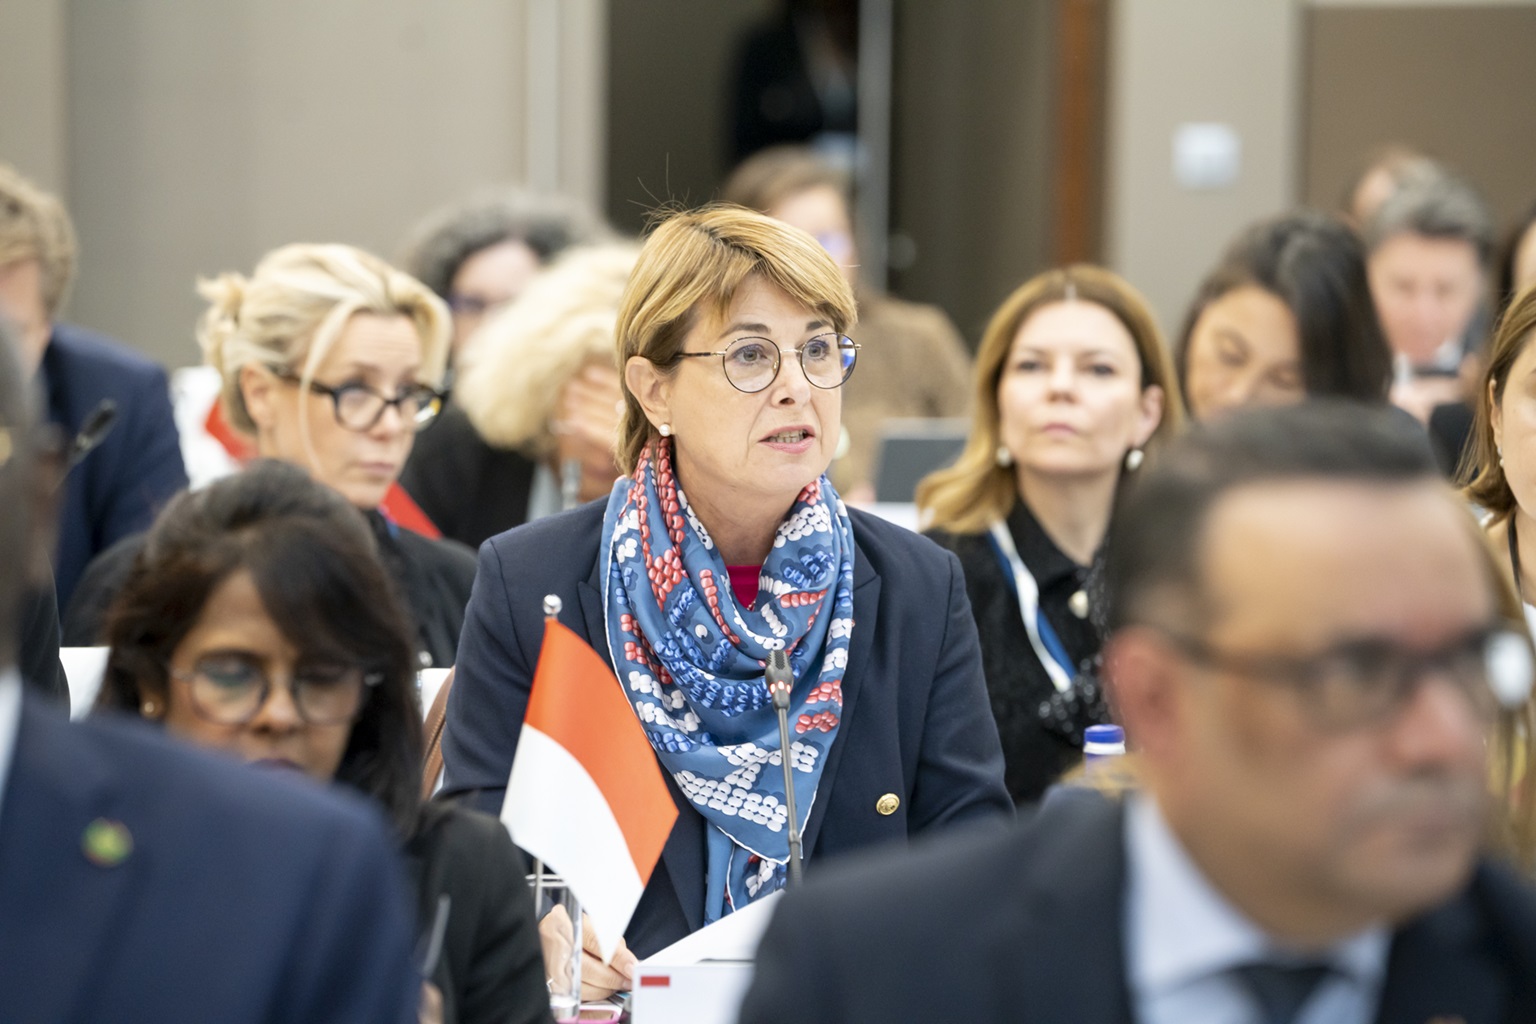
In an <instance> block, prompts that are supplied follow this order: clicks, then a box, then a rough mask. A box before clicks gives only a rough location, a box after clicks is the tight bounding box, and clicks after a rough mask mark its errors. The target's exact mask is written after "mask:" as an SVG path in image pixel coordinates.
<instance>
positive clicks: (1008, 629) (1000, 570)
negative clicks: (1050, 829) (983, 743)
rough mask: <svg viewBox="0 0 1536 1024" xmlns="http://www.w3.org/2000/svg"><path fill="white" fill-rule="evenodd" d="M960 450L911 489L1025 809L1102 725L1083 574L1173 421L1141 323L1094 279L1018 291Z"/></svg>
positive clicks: (1153, 329)
mask: <svg viewBox="0 0 1536 1024" xmlns="http://www.w3.org/2000/svg"><path fill="white" fill-rule="evenodd" d="M975 380H976V391H975V394H974V395H973V403H974V408H973V418H974V422H973V425H972V428H971V433H970V438H969V440H968V441H967V443H966V447H965V450H964V452H963V453H962V454H961V455H960V457H959V459H957V460H956V462H955V464H954V465H953V466H951V467H949V468H947V469H944V470H941V471H939V472H937V473H934V474H933V475H931V476H929V477H928V478H927V479H926V480H924V481H923V483H922V485H921V486H920V487H919V488H918V492H917V501H918V506H919V507H920V508H921V509H922V512H923V516H924V523H925V525H926V526H927V527H928V528H929V531H928V535H929V536H931V537H932V538H933V539H934V540H936V541H938V542H939V543H940V544H942V545H943V546H945V547H947V548H949V549H950V550H951V551H953V552H954V553H955V554H956V555H958V556H959V558H960V564H961V565H962V566H963V567H964V569H965V579H966V590H967V591H968V592H969V595H970V599H971V607H972V611H973V612H974V614H975V616H976V625H977V628H978V630H979V632H980V634H981V648H982V662H983V665H984V667H985V672H986V677H987V689H988V691H989V693H990V696H991V701H992V712H993V715H994V716H995V717H996V719H997V728H998V733H999V736H1000V737H1001V739H1002V744H1003V756H1004V758H1005V761H1006V764H1007V770H1006V777H1007V784H1008V791H1009V793H1010V794H1011V795H1012V796H1013V799H1014V801H1015V802H1016V803H1020V804H1023V803H1029V802H1032V801H1035V800H1038V799H1039V798H1040V796H1041V794H1043V793H1044V792H1045V790H1046V788H1047V787H1048V786H1049V785H1050V784H1051V783H1052V782H1054V781H1055V780H1056V779H1057V778H1058V777H1059V776H1060V775H1061V773H1062V772H1063V771H1064V770H1066V769H1067V768H1069V767H1071V765H1072V764H1073V763H1075V762H1076V760H1077V759H1078V758H1079V757H1080V756H1081V753H1082V744H1083V730H1084V729H1085V728H1086V727H1087V726H1089V725H1094V724H1098V723H1100V722H1104V721H1107V720H1108V718H1107V709H1106V708H1105V705H1104V699H1103V695H1102V694H1101V693H1100V691H1099V687H1098V683H1097V679H1096V673H1095V671H1094V662H1095V659H1096V657H1097V655H1098V652H1099V645H1100V640H1101V636H1100V633H1099V629H1098V627H1097V626H1096V625H1095V614H1094V613H1095V598H1094V587H1093V586H1092V577H1093V568H1094V563H1095V561H1096V560H1097V559H1098V557H1099V552H1100V550H1101V548H1102V546H1103V543H1104V537H1105V534H1106V532H1107V531H1108V529H1109V523H1110V514H1111V512H1112V510H1113V507H1114V501H1115V492H1116V489H1117V488H1118V487H1119V484H1120V480H1121V478H1122V477H1123V476H1124V475H1125V474H1126V473H1133V472H1135V470H1136V467H1137V466H1139V465H1141V461H1142V458H1143V455H1144V452H1145V449H1146V448H1147V447H1148V445H1150V444H1155V443H1156V441H1157V440H1158V439H1159V438H1161V437H1165V436H1167V435H1168V434H1170V433H1171V432H1173V431H1174V430H1175V429H1177V428H1178V426H1179V424H1180V422H1181V420H1182V416H1183V407H1182V404H1181V400H1180V397H1179V389H1178V383H1177V381H1176V379H1175V377H1174V373H1173V367H1172V363H1171V361H1170V360H1169V358H1168V355H1167V352H1166V350H1165V349H1164V347H1163V342H1162V338H1161V336H1160V335H1159V333H1158V330H1157V325H1156V323H1155V321H1154V319H1153V316H1152V312H1151V310H1149V309H1148V308H1147V305H1146V303H1145V301H1143V300H1142V298H1141V297H1140V296H1139V295H1137V294H1136V292H1135V291H1134V290H1133V289H1132V288H1131V287H1130V286H1129V285H1127V284H1126V283H1125V282H1124V281H1122V280H1120V278H1118V277H1116V276H1115V275H1113V274H1111V273H1109V272H1108V271H1105V270H1100V269H1098V268H1096V267H1088V266H1072V267H1068V268H1066V269H1065V270H1053V271H1050V272H1048V273H1045V274H1042V275H1040V276H1038V277H1036V278H1033V279H1032V280H1030V281H1028V282H1026V283H1025V284H1024V285H1023V286H1022V287H1020V288H1019V289H1018V290H1017V291H1015V292H1014V293H1013V294H1012V295H1010V296H1009V297H1008V298H1007V299H1006V300H1005V301H1004V302H1003V305H1002V307H1001V308H1000V309H998V311H997V312H996V313H995V314H994V315H993V317H992V321H991V323H990V324H988V326H987V331H986V334H985V335H984V336H983V338H982V342H981V348H980V351H978V353H977V356H976V377H975Z"/></svg>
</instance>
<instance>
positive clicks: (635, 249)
mask: <svg viewBox="0 0 1536 1024" xmlns="http://www.w3.org/2000/svg"><path fill="white" fill-rule="evenodd" d="M639 253H640V249H639V246H637V245H634V244H628V243H626V244H613V245H602V246H592V247H589V248H581V249H568V250H567V251H566V252H565V254H564V255H562V256H560V257H559V258H558V259H557V260H556V261H555V263H554V264H553V265H552V266H551V267H550V268H549V269H548V270H546V271H544V272H543V273H541V274H539V276H538V277H535V278H534V279H533V280H532V281H530V282H529V283H528V287H527V288H526V289H525V290H524V291H523V293H522V294H521V295H519V296H518V297H517V300H516V301H515V302H513V303H512V304H511V305H509V306H508V307H507V308H506V309H504V310H502V311H501V312H499V313H497V314H495V315H494V316H493V317H492V318H491V319H490V320H487V321H486V322H485V324H484V325H483V326H482V327H481V328H480V329H479V330H477V331H475V333H474V334H472V335H471V336H470V338H469V340H468V341H467V342H466V344H465V347H464V350H463V351H462V352H460V353H459V358H458V384H457V386H456V387H455V389H454V401H456V402H457V403H458V404H459V407H460V408H462V409H463V410H464V412H465V414H466V415H467V416H468V417H469V421H470V422H471V423H472V424H474V427H475V429H476V430H477V431H479V433H480V436H481V437H483V438H485V439H486V440H487V441H489V442H490V443H491V444H493V445H495V446H497V447H498V448H518V449H522V450H524V451H526V452H528V453H529V454H531V455H534V456H540V457H542V456H545V455H548V454H549V453H550V452H551V451H553V450H554V435H553V434H552V433H551V432H550V421H551V419H553V417H554V414H555V403H556V402H557V400H558V399H559V397H560V391H561V389H562V388H563V387H565V384H566V382H567V381H569V380H570V379H571V378H572V377H574V376H576V375H577V374H578V373H580V372H581V370H582V368H583V367H585V366H586V365H587V364H589V363H594V362H599V363H603V364H605V365H608V366H612V365H613V359H614V328H615V325H616V324H617V322H618V316H619V299H620V298H621V297H622V296H623V294H624V285H625V283H626V282H627V281H628V280H629V274H630V271H631V270H633V269H634V266H635V259H636V257H637V256H638V255H639Z"/></svg>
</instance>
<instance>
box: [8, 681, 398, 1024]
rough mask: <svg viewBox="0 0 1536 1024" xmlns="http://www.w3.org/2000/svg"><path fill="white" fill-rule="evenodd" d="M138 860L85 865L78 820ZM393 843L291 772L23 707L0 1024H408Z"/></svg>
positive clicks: (33, 704) (336, 798)
mask: <svg viewBox="0 0 1536 1024" xmlns="http://www.w3.org/2000/svg"><path fill="white" fill-rule="evenodd" d="M101 819H106V820H108V821H115V822H120V823H122V824H123V825H124V826H126V827H127V829H128V831H129V833H130V834H131V836H132V850H131V852H130V853H129V854H128V856H127V857H126V858H125V859H123V860H121V862H120V863H117V864H106V865H101V864H97V863H93V862H92V861H91V860H90V859H89V858H88V857H87V855H86V852H85V844H84V841H83V839H84V836H85V833H86V830H87V828H88V827H89V826H90V825H91V823H92V822H95V821H98V820H101ZM396 847H397V841H396V840H395V839H394V837H393V835H392V834H391V833H390V832H389V831H388V829H387V828H386V826H385V824H384V822H383V820H382V819H381V818H380V816H379V815H378V813H377V812H376V811H374V810H373V809H372V808H370V807H365V806H363V803H362V801H360V800H353V799H344V798H343V797H341V796H340V795H337V794H333V793H329V792H326V791H324V790H322V789H320V788H319V787H317V786H314V785H311V784H310V783H308V782H306V781H304V780H299V779H292V780H290V779H280V778H265V777H259V776H258V775H257V773H256V772H255V771H254V770H253V769H251V768H249V767H247V766H245V765H241V764H238V763H236V762H234V761H230V760H227V759H225V758H216V757H214V756H213V755H210V754H206V753H203V752H200V751H195V750H192V749H190V748H183V747H181V746H180V745H177V744H173V743H172V742H171V741H170V740H168V739H165V738H163V737H160V736H156V735H154V732H153V730H152V729H150V728H148V727H146V726H143V725H135V724H131V723H128V722H120V721H99V720H91V721H87V722H83V723H78V724H71V723H69V722H68V721H66V720H65V719H64V718H63V717H62V716H59V715H56V714H55V713H54V712H53V711H52V710H50V709H46V708H43V707H41V706H40V705H39V704H38V703H37V701H36V700H35V699H34V698H32V697H30V696H29V697H27V698H25V699H24V700H23V703H22V714H21V723H20V729H19V732H18V734H17V738H16V747H15V750H14V756H13V758H12V761H11V765H10V771H9V774H8V776H7V778H6V781H5V787H4V791H3V795H0V1020H4V1021H7V1022H9V1021H26V1022H28V1024H55V1022H57V1024H63V1022H75V1021H80V1022H84V1021H114V1022H122V1024H137V1022H144V1024H150V1022H154V1024H163V1022H167V1021H218V1022H219V1024H276V1022H279V1021H281V1022H284V1024H301V1022H310V1024H346V1022H355V1024H365V1022H366V1024H377V1022H395V1024H407V1022H412V1024H413V1022H415V1021H416V1019H417V1012H416V1010H417V1004H418V1001H419V998H420V990H421V982H420V979H419V976H418V975H417V974H416V972H415V970H414V969H413V966H412V963H411V948H412V940H413V924H412V913H411V909H410V905H409V901H408V897H407V895H406V890H405V887H404V885H405V883H404V881H403V874H402V870H401V865H400V863H399V857H398V854H397V852H396Z"/></svg>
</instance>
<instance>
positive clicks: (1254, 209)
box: [1105, 0, 1300, 331]
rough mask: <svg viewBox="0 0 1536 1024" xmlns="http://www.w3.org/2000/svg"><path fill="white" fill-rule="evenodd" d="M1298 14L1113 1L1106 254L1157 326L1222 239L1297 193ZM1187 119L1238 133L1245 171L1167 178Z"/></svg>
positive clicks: (1199, 2)
mask: <svg viewBox="0 0 1536 1024" xmlns="http://www.w3.org/2000/svg"><path fill="white" fill-rule="evenodd" d="M1299 16H1300V12H1299V10H1298V9H1297V5H1296V4H1295V3H1294V2H1293V0H1116V2H1115V3H1114V6H1113V11H1112V14H1111V21H1110V41H1109V46H1110V56H1109V68H1110V84H1109V102H1108V108H1109V110H1108V122H1109V124H1108V130H1109V139H1108V154H1107V156H1108V159H1107V173H1106V179H1107V181H1106V185H1107V189H1106V192H1107V194H1106V203H1105V206H1106V210H1105V243H1106V246H1105V249H1106V254H1107V261H1108V263H1109V264H1110V266H1111V267H1113V268H1114V269H1115V270H1117V271H1118V272H1120V273H1121V274H1124V275H1125V276H1126V277H1127V278H1128V279H1129V280H1130V281H1131V282H1132V283H1133V284H1135V285H1136V286H1137V287H1138V288H1140V289H1141V290H1142V291H1143V292H1144V293H1145V294H1146V295H1147V297H1148V299H1150V300H1151V302H1152V304H1153V306H1154V307H1155V308H1156V309H1157V312H1158V314H1159V318H1160V320H1161V321H1162V323H1163V325H1164V327H1165V329H1168V330H1170V331H1171V330H1172V329H1174V328H1175V327H1176V326H1177V324H1178V323H1179V322H1180V321H1181V320H1182V318H1183V313H1184V306H1185V304H1186V303H1187V302H1188V301H1189V299H1190V298H1191V296H1192V295H1193V292H1194V289H1195V286H1196V284H1197V283H1198V282H1199V279H1200V278H1201V276H1203V275H1204V273H1205V271H1206V270H1207V269H1208V268H1209V266H1210V265H1211V264H1212V263H1213V262H1214V261H1215V259H1216V257H1217V256H1218V255H1219V254H1220V252H1221V250H1222V248H1223V247H1224V246H1225V245H1226V243H1227V241H1228V240H1229V239H1230V238H1231V237H1232V236H1233V235H1234V234H1235V233H1236V232H1237V231H1238V230H1239V229H1240V228H1241V227H1242V226H1243V225H1245V224H1247V223H1248V222H1249V221H1251V220H1254V219H1256V218H1258V217H1262V216H1265V215H1268V214H1272V213H1276V212H1278V211H1280V210H1282V209H1284V208H1286V207H1287V206H1289V205H1290V204H1291V202H1292V200H1293V199H1294V197H1295V195H1296V179H1297V170H1298V159H1297V153H1296V139H1297V112H1298V105H1299V104H1298V101H1299V98H1300V89H1299V84H1298V82H1299V79H1298V74H1299V68H1300V61H1299V56H1298V42H1299V37H1298V33H1299V27H1300V20H1299ZM1191 121H1194V122H1201V121H1215V122H1224V123H1226V124H1230V125H1232V126H1233V127H1234V128H1236V130H1237V131H1238V133H1239V135H1240V137H1241V139H1242V170H1241V174H1240V176H1239V178H1238V180H1237V182H1236V183H1235V184H1234V185H1233V186H1231V187H1230V188H1225V189H1219V190H1214V191H1189V190H1186V189H1184V188H1182V187H1180V186H1179V185H1178V184H1177V183H1176V182H1175V181H1174V177H1173V172H1172V138H1173V133H1174V129H1175V127H1176V126H1177V125H1179V124H1181V123H1183V122H1191Z"/></svg>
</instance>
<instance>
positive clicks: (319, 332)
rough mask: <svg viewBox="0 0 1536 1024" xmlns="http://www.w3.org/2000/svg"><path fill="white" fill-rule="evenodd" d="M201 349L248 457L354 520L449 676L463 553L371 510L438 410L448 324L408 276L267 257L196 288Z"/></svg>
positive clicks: (304, 250) (91, 573)
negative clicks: (368, 534)
mask: <svg viewBox="0 0 1536 1024" xmlns="http://www.w3.org/2000/svg"><path fill="white" fill-rule="evenodd" d="M201 290H202V293H203V295H204V297H205V298H207V299H208V301H209V308H208V310H207V311H206V312H205V313H204V314H203V317H202V320H201V322H200V324H199V329H198V339H199V341H200V342H201V343H202V346H203V350H204V352H205V353H206V354H207V357H208V361H209V362H210V363H211V364H212V365H213V366H215V367H216V368H217V369H218V370H219V373H220V375H221V377H222V379H223V394H222V396H221V401H222V403H223V410H224V415H225V418H226V419H227V420H228V421H229V423H230V424H231V425H232V426H233V427H234V428H235V429H236V430H238V431H240V432H242V433H244V434H246V435H247V436H249V437H250V438H251V439H252V440H253V441H254V444H255V449H256V454H257V455H259V456H261V457H264V458H274V459H281V460H283V461H285V462H291V463H294V464H296V465H299V466H303V467H304V468H305V469H307V470H308V471H309V473H310V475H311V476H313V477H314V478H315V479H316V480H319V481H320V482H321V483H323V484H326V485H328V486H330V487H332V488H334V489H335V490H337V491H339V492H340V493H341V494H342V495H343V496H344V497H345V498H346V499H347V500H348V501H350V502H351V503H352V504H353V505H354V506H356V507H357V508H359V509H361V510H362V511H363V513H364V514H365V515H366V517H367V519H368V521H369V523H370V524H371V526H372V527H373V532H374V535H375V537H376V539H377V541H378V545H379V550H380V554H381V555H382V556H383V559H384V563H385V565H386V566H387V567H388V569H389V571H390V575H391V576H392V577H394V579H395V582H396V583H397V584H398V585H399V587H400V589H401V591H402V592H403V594H404V596H405V599H406V602H407V604H408V605H409V607H410V611H411V615H412V619H413V620H414V623H415V626H416V633H417V644H416V647H417V651H418V657H419V658H420V659H421V661H422V663H423V664H430V665H437V666H445V667H446V666H448V665H451V664H453V659H454V650H455V647H456V646H457V643H458V637H459V628H460V626H461V625H462V624H463V620H464V605H465V604H466V603H467V602H468V600H469V590H470V586H471V584H472V583H473V580H474V564H475V563H474V554H473V552H471V551H470V550H469V549H468V548H467V547H465V546H464V545H462V544H457V543H454V542H452V541H445V540H441V539H434V538H429V537H426V536H423V535H421V534H419V533H416V532H413V531H412V530H411V529H410V528H409V527H408V526H405V525H402V524H400V523H397V522H395V521H394V520H393V519H391V518H390V517H389V516H388V515H387V514H386V513H385V512H383V511H382V510H381V509H382V506H383V504H384V501H385V497H386V495H388V494H390V493H391V491H392V489H394V488H395V482H396V479H397V478H398V477H399V475H400V472H401V470H402V469H403V468H404V466H405V461H406V457H407V456H408V455H409V454H410V452H411V447H412V445H413V444H414V443H415V439H416V431H417V430H419V429H420V428H421V427H423V426H425V425H426V424H427V423H430V422H431V421H432V419H433V418H434V417H435V416H436V415H437V413H438V411H439V410H440V409H441V408H442V402H443V398H442V394H441V393H440V391H439V390H438V388H439V386H440V384H441V382H442V379H443V372H444V365H445V362H446V360H447V355H448V332H449V324H450V321H449V314H448V311H447V308H446V307H445V306H444V305H443V303H442V300H440V299H438V298H437V297H436V296H435V295H433V294H432V293H431V292H430V291H429V290H428V289H427V288H426V287H425V286H424V285H422V284H421V283H420V282H418V281H416V280H415V279H414V278H411V277H409V276H407V275H406V274H403V273H401V272H400V271H398V270H396V269H394V268H393V267H391V266H389V265H388V264H387V263H385V262H383V261H382V260H380V259H378V258H376V257H374V256H371V255H369V254H368V253H366V252H363V251H361V250H359V249H354V248H352V247H351V246H345V245H289V246H284V247H283V248H280V249H276V250H273V251H272V252H271V253H269V254H268V255H267V256H266V257H265V258H264V259H263V260H262V261H261V262H260V263H259V264H257V266H256V270H255V272H254V273H253V274H251V276H250V277H244V276H242V275H240V274H233V273H230V274H223V275H220V276H219V277H218V278H217V279H214V280H211V281H204V282H202V284H201ZM138 544H139V540H138V539H137V538H134V539H132V540H130V541H127V542H124V544H123V545H121V546H120V548H114V549H112V550H109V551H107V552H106V553H104V554H103V555H102V556H101V558H99V559H98V560H97V563H94V564H93V565H92V566H91V567H90V568H89V569H88V570H87V572H86V575H85V577H84V579H83V580H82V582H81V584H80V586H79V588H78V589H77V591H76V595H75V598H74V601H73V603H72V605H71V607H70V608H69V609H67V610H66V614H65V623H64V632H65V640H66V642H67V643H72V644H91V643H94V642H95V641H96V634H97V633H98V631H99V626H100V622H101V615H102V612H103V611H104V609H105V607H106V605H107V603H108V602H109V601H110V600H111V596H112V594H113V593H114V592H115V590H116V588H117V586H118V585H119V583H120V581H121V579H122V577H123V574H124V573H125V572H126V571H127V567H128V562H129V560H131V558H132V551H133V550H136V548H137V546H138Z"/></svg>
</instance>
